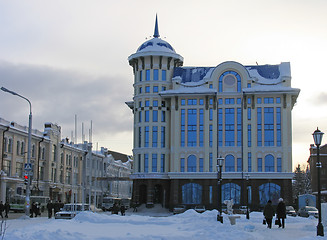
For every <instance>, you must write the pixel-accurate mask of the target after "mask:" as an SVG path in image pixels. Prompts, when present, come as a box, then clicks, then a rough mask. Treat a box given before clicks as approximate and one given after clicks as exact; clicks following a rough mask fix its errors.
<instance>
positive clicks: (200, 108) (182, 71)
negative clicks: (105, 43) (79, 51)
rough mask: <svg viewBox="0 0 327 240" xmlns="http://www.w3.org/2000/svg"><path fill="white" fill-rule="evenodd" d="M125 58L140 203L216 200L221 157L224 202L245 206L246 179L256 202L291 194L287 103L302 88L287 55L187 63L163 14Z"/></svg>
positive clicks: (208, 203)
mask: <svg viewBox="0 0 327 240" xmlns="http://www.w3.org/2000/svg"><path fill="white" fill-rule="evenodd" d="M187 41H192V39H188V40H187ZM128 60H129V64H130V65H131V66H132V67H133V73H134V83H133V86H134V94H133V101H129V102H126V104H127V105H128V106H129V107H130V108H131V109H132V111H133V114H134V146H133V157H134V163H133V164H134V173H133V174H132V176H131V178H133V180H134V185H133V198H134V200H135V201H137V202H139V203H145V204H147V205H148V206H152V205H153V204H154V203H161V204H164V205H165V206H166V207H170V208H172V207H173V206H174V205H177V204H186V205H189V206H194V205H197V204H204V205H206V207H207V208H217V204H218V199H217V195H218V194H217V192H218V190H217V169H216V164H217V162H216V159H217V157H219V156H222V157H223V158H224V159H225V161H224V166H223V175H222V176H223V185H222V200H225V199H233V200H234V202H235V203H236V204H237V205H245V203H246V199H247V197H246V185H247V184H249V185H250V191H249V201H250V203H251V204H252V206H253V207H260V206H263V205H264V204H266V202H267V201H268V200H269V199H271V200H273V202H274V203H275V204H276V203H277V201H278V198H279V197H283V198H284V199H285V200H286V201H287V202H289V203H291V202H292V194H291V192H292V184H291V181H292V177H293V173H292V115H291V111H292V109H293V106H294V104H295V103H296V100H297V97H298V95H299V92H300V90H299V89H296V88H292V87H291V70H290V63H287V62H286V63H281V64H278V65H254V66H244V65H242V64H240V63H238V62H233V61H227V62H222V63H219V64H218V65H217V66H214V67H183V61H184V59H183V57H182V56H181V55H179V54H177V53H176V51H175V50H174V48H173V47H172V46H171V45H170V44H169V43H168V42H166V41H164V40H163V39H161V38H160V35H159V29H158V24H157V21H156V24H155V31H154V35H153V38H152V39H150V40H148V41H146V42H144V43H143V44H141V46H140V47H139V48H138V49H137V51H136V52H135V53H133V54H132V55H130V56H129V57H128ZM246 175H248V176H249V182H248V183H247V182H246V181H245V179H246Z"/></svg>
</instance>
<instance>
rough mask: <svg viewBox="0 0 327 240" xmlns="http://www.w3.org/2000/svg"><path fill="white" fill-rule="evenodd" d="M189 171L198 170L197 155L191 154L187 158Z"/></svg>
mask: <svg viewBox="0 0 327 240" xmlns="http://www.w3.org/2000/svg"><path fill="white" fill-rule="evenodd" d="M187 171H188V172H196V157H195V156H194V155H190V156H188V158H187Z"/></svg>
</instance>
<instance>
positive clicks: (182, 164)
mask: <svg viewBox="0 0 327 240" xmlns="http://www.w3.org/2000/svg"><path fill="white" fill-rule="evenodd" d="M181 172H185V158H181Z"/></svg>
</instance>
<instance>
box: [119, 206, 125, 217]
mask: <svg viewBox="0 0 327 240" xmlns="http://www.w3.org/2000/svg"><path fill="white" fill-rule="evenodd" d="M120 213H121V215H122V216H125V206H124V205H121V206H120Z"/></svg>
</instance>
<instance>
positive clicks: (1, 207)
mask: <svg viewBox="0 0 327 240" xmlns="http://www.w3.org/2000/svg"><path fill="white" fill-rule="evenodd" d="M4 209H5V206H4V205H3V203H2V201H1V203H0V216H1V218H3V215H2V212H3V210H4Z"/></svg>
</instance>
